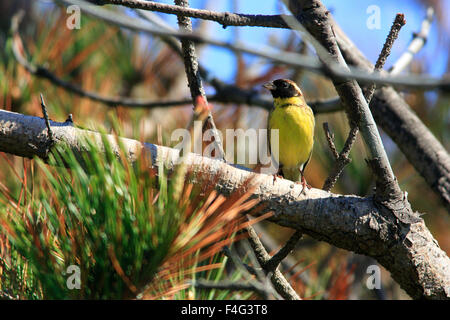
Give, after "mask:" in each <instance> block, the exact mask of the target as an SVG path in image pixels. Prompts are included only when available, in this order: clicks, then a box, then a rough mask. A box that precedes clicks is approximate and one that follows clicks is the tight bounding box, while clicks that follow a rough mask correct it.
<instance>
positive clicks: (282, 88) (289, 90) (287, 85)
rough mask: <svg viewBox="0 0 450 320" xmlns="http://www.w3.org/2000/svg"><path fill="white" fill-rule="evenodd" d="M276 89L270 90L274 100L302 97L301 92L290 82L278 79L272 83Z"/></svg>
mask: <svg viewBox="0 0 450 320" xmlns="http://www.w3.org/2000/svg"><path fill="white" fill-rule="evenodd" d="M272 83H273V85H274V86H275V89H273V90H270V92H271V93H272V96H273V97H274V98H292V97H298V96H301V92H299V91H298V89H297V88H296V87H295V85H293V84H292V83H291V81H290V80H285V79H278V80H275V81H273V82H272Z"/></svg>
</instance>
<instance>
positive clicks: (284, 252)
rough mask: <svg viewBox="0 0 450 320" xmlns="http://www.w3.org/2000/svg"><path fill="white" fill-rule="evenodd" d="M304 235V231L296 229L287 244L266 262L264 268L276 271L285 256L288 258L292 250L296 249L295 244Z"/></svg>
mask: <svg viewBox="0 0 450 320" xmlns="http://www.w3.org/2000/svg"><path fill="white" fill-rule="evenodd" d="M302 236H303V233H302V232H301V231H298V230H297V231H295V232H294V234H293V235H292V236H291V237H290V238H289V240H288V241H287V242H286V244H285V245H284V246H283V247H282V248H281V249H280V250H278V252H277V253H276V254H274V255H273V256H272V258H270V259H269V260H268V261H267V262H266V264H265V265H264V269H265V270H266V271H275V269H276V268H278V265H279V264H280V263H281V261H282V260H284V258H286V257H287V256H288V255H289V254H290V253H291V252H292V250H294V248H295V246H296V245H297V243H298V242H299V240H300V239H301V238H302Z"/></svg>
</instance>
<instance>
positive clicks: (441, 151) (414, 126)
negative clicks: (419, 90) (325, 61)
mask: <svg viewBox="0 0 450 320" xmlns="http://www.w3.org/2000/svg"><path fill="white" fill-rule="evenodd" d="M424 23H425V24H427V22H425V21H424V22H423V24H424ZM333 30H334V31H335V32H336V35H337V41H338V42H339V47H340V48H341V50H342V53H343V55H344V57H345V60H346V61H347V62H348V63H350V64H352V65H355V66H357V67H359V68H361V69H365V70H367V71H370V70H372V69H373V64H372V63H371V62H370V61H369V60H367V58H366V57H365V56H364V55H363V54H362V53H361V51H360V50H359V49H358V47H356V46H355V45H354V44H353V42H352V41H351V40H350V39H349V38H348V37H347V36H346V35H345V33H344V32H343V31H342V30H341V28H339V26H338V25H337V24H336V23H335V22H333ZM426 30H427V29H426V28H425V29H422V30H421V32H422V31H426ZM425 34H427V32H425ZM413 41H414V40H413ZM384 73H385V72H384V71H381V74H384ZM371 110H372V113H373V115H374V118H375V120H376V121H377V123H378V124H379V125H380V126H381V128H382V129H383V131H384V132H386V133H387V134H388V135H389V136H390V137H391V138H392V140H394V142H395V143H396V145H397V146H398V147H399V148H400V150H401V151H402V152H403V154H404V155H405V157H406V158H407V159H408V161H409V162H410V163H411V164H412V165H413V166H414V168H415V169H416V170H417V172H419V174H420V175H422V177H423V178H424V179H425V181H426V182H427V184H428V185H429V186H430V188H431V189H432V190H433V191H434V192H435V193H436V194H437V195H439V197H440V199H441V201H442V202H443V203H444V205H445V207H446V208H447V211H448V212H449V213H450V155H449V153H448V152H447V150H446V149H445V148H444V146H443V145H442V144H441V143H440V142H439V140H438V139H436V137H435V136H434V135H433V133H431V132H430V130H429V129H428V128H427V127H426V126H425V125H424V123H423V122H422V121H421V120H420V119H419V117H418V116H417V115H416V113H415V112H414V111H412V109H411V107H410V106H409V105H408V104H407V103H406V101H405V100H404V99H403V97H401V96H400V95H399V94H398V93H397V92H396V91H395V90H394V89H393V88H391V87H381V88H380V89H378V90H377V91H376V92H375V95H374V98H373V101H372V103H371Z"/></svg>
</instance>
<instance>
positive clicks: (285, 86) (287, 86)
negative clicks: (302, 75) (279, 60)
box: [281, 82, 289, 89]
mask: <svg viewBox="0 0 450 320" xmlns="http://www.w3.org/2000/svg"><path fill="white" fill-rule="evenodd" d="M281 86H282V87H283V88H285V89H287V88H289V83H287V82H283V83H282V84H281Z"/></svg>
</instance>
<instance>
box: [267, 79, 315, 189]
mask: <svg viewBox="0 0 450 320" xmlns="http://www.w3.org/2000/svg"><path fill="white" fill-rule="evenodd" d="M263 87H264V88H266V89H267V90H269V91H270V93H271V94H272V97H273V106H272V109H271V110H270V112H269V117H268V119H267V129H268V137H267V140H268V145H269V152H270V153H271V155H272V158H273V156H274V155H273V154H272V147H271V146H272V144H273V143H274V141H270V140H271V138H270V137H271V130H274V129H278V130H279V141H278V143H279V145H278V151H279V155H278V172H277V173H276V174H275V175H274V181H275V180H276V178H277V176H281V177H282V178H286V179H289V180H292V181H294V182H295V183H300V184H301V185H302V186H303V188H302V193H303V191H304V190H305V187H307V188H308V189H310V188H311V186H310V185H309V184H308V183H307V182H306V179H305V176H304V172H305V168H306V165H307V164H308V162H309V160H310V159H311V154H312V150H313V146H314V126H315V120H314V113H313V111H312V109H311V108H310V107H309V106H308V104H307V103H306V100H305V98H304V96H303V93H302V91H301V90H300V88H299V87H298V85H297V84H296V83H295V82H294V81H292V80H289V79H277V80H274V81H271V82H268V83H266V84H264V85H263Z"/></svg>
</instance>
